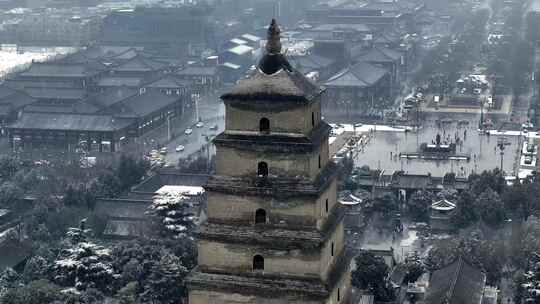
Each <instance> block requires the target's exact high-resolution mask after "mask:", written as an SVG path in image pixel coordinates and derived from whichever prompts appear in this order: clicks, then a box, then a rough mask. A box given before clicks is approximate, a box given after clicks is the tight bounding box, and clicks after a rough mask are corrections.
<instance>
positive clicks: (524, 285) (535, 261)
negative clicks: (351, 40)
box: [514, 253, 540, 303]
mask: <svg viewBox="0 0 540 304" xmlns="http://www.w3.org/2000/svg"><path fill="white" fill-rule="evenodd" d="M514 287H515V293H514V301H515V302H516V303H540V254H539V253H534V254H533V255H532V256H530V257H529V267H528V269H527V270H526V271H525V272H523V273H522V274H520V275H518V276H517V277H516V279H515V282H514Z"/></svg>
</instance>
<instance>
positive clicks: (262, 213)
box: [255, 209, 266, 224]
mask: <svg viewBox="0 0 540 304" xmlns="http://www.w3.org/2000/svg"><path fill="white" fill-rule="evenodd" d="M255 224H266V210H264V209H257V211H255Z"/></svg>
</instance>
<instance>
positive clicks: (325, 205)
mask: <svg viewBox="0 0 540 304" xmlns="http://www.w3.org/2000/svg"><path fill="white" fill-rule="evenodd" d="M324 209H325V210H326V213H328V199H326V201H325V202H324Z"/></svg>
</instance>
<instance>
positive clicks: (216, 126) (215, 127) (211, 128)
mask: <svg viewBox="0 0 540 304" xmlns="http://www.w3.org/2000/svg"><path fill="white" fill-rule="evenodd" d="M217 129H218V125H213V126H211V127H210V130H212V131H215V130H217Z"/></svg>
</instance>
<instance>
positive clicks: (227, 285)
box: [187, 20, 350, 304]
mask: <svg viewBox="0 0 540 304" xmlns="http://www.w3.org/2000/svg"><path fill="white" fill-rule="evenodd" d="M323 91H324V90H323V89H322V88H320V87H318V86H316V85H315V84H313V83H312V82H310V81H309V80H308V79H306V78H305V77H304V76H303V75H302V74H301V73H300V72H297V71H296V70H295V69H293V68H292V67H291V65H290V64H289V63H288V61H287V59H286V58H285V56H284V55H283V54H282V53H281V42H280V30H279V27H278V26H277V24H276V22H275V20H273V21H272V24H271V25H270V27H269V29H268V42H267V45H266V54H265V55H264V56H263V58H262V59H261V61H260V63H259V65H258V68H257V69H256V71H255V72H254V73H253V74H252V75H251V76H250V77H249V78H247V79H244V80H242V81H240V82H239V83H238V84H237V85H236V86H235V87H234V88H233V89H232V90H231V91H230V92H229V93H227V94H225V95H223V96H222V99H223V101H224V102H225V106H226V123H225V131H224V132H223V133H221V134H220V135H219V136H217V137H216V139H215V140H214V144H215V145H216V174H215V175H214V176H213V177H211V178H210V180H209V182H208V184H207V187H206V190H207V193H208V220H207V222H206V223H204V224H203V225H202V226H201V228H200V232H199V240H198V267H197V268H196V269H195V270H194V271H193V272H192V273H191V274H190V276H189V278H188V280H187V282H188V288H189V303H190V304H206V303H276V304H277V303H348V302H349V299H350V272H349V264H350V263H349V259H348V254H347V253H346V250H345V246H344V232H343V208H342V206H341V205H340V204H339V203H337V194H336V190H337V189H336V188H337V183H336V173H337V170H336V169H337V168H336V165H335V164H334V163H333V162H332V161H331V160H330V159H329V149H328V137H329V133H330V126H329V125H328V124H326V123H325V122H324V121H323V120H322V119H321V104H320V100H321V95H322V94H323Z"/></svg>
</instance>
